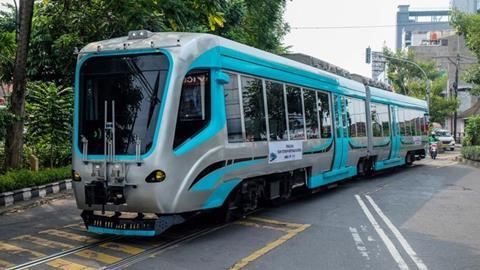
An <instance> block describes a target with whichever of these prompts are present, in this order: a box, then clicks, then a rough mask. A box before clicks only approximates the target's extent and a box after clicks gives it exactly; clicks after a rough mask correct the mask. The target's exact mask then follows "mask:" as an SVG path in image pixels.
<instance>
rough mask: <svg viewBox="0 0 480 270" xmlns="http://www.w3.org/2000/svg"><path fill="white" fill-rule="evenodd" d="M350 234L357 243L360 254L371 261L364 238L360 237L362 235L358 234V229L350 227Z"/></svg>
mask: <svg viewBox="0 0 480 270" xmlns="http://www.w3.org/2000/svg"><path fill="white" fill-rule="evenodd" d="M349 229H350V233H351V234H352V237H353V241H354V242H355V246H356V247H357V250H358V252H359V253H360V255H362V256H363V257H365V259H366V260H367V261H369V260H370V256H368V251H367V247H366V246H365V243H363V240H362V238H361V237H360V234H358V231H357V228H354V227H350V228H349Z"/></svg>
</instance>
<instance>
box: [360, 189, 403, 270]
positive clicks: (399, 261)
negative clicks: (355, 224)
mask: <svg viewBox="0 0 480 270" xmlns="http://www.w3.org/2000/svg"><path fill="white" fill-rule="evenodd" d="M355 198H356V199H357V201H358V204H359V205H360V207H361V208H362V210H363V212H364V213H365V216H367V218H368V220H369V221H370V223H371V224H372V226H373V228H374V229H375V231H377V233H378V235H379V236H380V238H381V239H382V241H383V243H384V244H385V246H386V247H387V249H388V251H389V252H390V254H391V255H392V257H393V259H394V260H395V262H396V263H397V265H398V267H399V268H400V269H402V270H407V269H410V268H408V265H407V264H406V263H405V261H404V260H403V258H402V256H401V255H400V253H399V252H398V250H397V248H396V247H395V246H394V245H393V243H392V240H390V238H388V236H387V235H386V234H385V232H384V231H383V229H382V228H381V227H380V225H378V223H377V221H376V220H375V218H374V217H373V215H372V213H371V212H370V210H368V208H367V206H366V205H365V203H364V202H363V200H362V198H360V196H358V195H355Z"/></svg>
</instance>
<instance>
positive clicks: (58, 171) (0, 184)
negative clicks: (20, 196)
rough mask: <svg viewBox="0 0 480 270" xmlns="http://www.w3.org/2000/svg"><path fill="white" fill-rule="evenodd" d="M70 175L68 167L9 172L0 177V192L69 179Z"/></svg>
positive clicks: (70, 171) (70, 169)
mask: <svg viewBox="0 0 480 270" xmlns="http://www.w3.org/2000/svg"><path fill="white" fill-rule="evenodd" d="M71 174H72V168H71V167H70V166H67V167H62V168H54V169H43V170H40V171H38V172H33V171H30V170H16V171H9V172H7V173H5V174H4V175H0V192H6V191H12V190H15V189H20V188H27V187H33V186H39V185H45V184H48V183H52V182H56V181H61V180H65V179H69V178H70V177H71Z"/></svg>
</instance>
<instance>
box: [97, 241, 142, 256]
mask: <svg viewBox="0 0 480 270" xmlns="http://www.w3.org/2000/svg"><path fill="white" fill-rule="evenodd" d="M100 246H101V247H103V248H108V249H112V250H116V251H120V252H123V253H127V254H132V255H136V254H138V253H142V252H143V251H144V249H141V248H137V247H133V246H130V245H125V244H119V243H114V242H107V243H103V244H101V245H100Z"/></svg>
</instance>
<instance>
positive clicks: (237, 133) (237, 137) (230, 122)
mask: <svg viewBox="0 0 480 270" xmlns="http://www.w3.org/2000/svg"><path fill="white" fill-rule="evenodd" d="M227 74H228V76H229V77H230V80H229V82H228V84H226V85H225V86H224V91H225V109H226V113H227V132H228V141H229V142H231V143H236V142H243V132H242V115H241V114H242V113H241V109H240V89H239V88H238V76H237V75H236V74H230V73H227Z"/></svg>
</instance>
